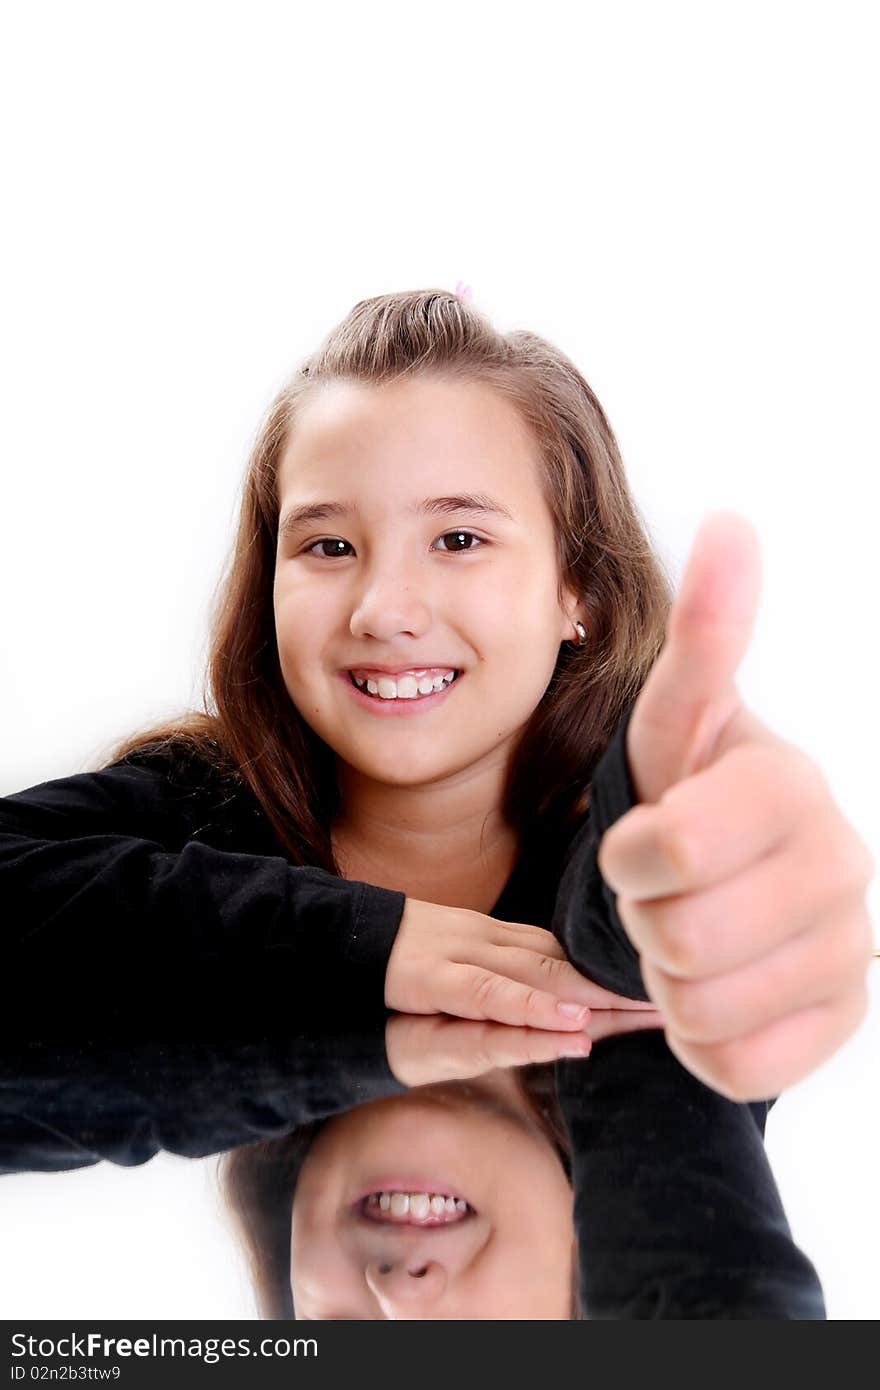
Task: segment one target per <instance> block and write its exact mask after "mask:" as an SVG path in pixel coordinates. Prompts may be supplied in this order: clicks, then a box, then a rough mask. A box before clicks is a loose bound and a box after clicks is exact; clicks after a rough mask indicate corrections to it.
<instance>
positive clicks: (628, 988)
mask: <svg viewBox="0 0 880 1390" xmlns="http://www.w3.org/2000/svg"><path fill="white" fill-rule="evenodd" d="M634 708H635V706H634V705H630V706H629V707H628V708H627V710H626V712H625V713H624V715H623V717H622V718H621V720H620V722H619V724H618V725H617V728H616V729H615V731H614V733H613V735H612V737H611V739H610V741H609V743H608V746H607V748H606V749H605V752H604V753H603V754H602V757H601V758H600V759H599V762H598V763H597V764H596V767H595V769H594V772H593V777H592V781H591V787H590V809H589V811H588V813H587V815H586V816H585V818H584V821H583V824H582V825H581V826H580V827H579V828H578V830H577V832H576V833H575V835H574V838H573V839H572V842H571V845H570V846H569V849H568V852H567V855H566V858H565V861H564V864H563V869H562V877H561V878H560V882H559V888H558V890H557V894H556V903H555V907H554V910H553V921H552V924H551V925H552V931H553V933H554V935H555V936H556V938H557V939H558V941H559V942H560V944H561V945H562V946H563V947H564V949H565V953H566V955H567V956H568V959H569V960H570V961H571V962H572V964H573V965H575V966H576V967H577V969H578V970H580V971H582V972H583V974H585V975H588V976H589V978H590V979H591V980H594V981H595V982H596V984H598V985H602V986H603V988H604V989H610V990H613V991H614V993H615V994H623V995H626V997H627V998H628V999H644V1000H646V999H647V998H648V992H647V990H646V989H645V985H644V982H643V980H642V972H641V970H640V968H639V957H638V952H637V951H636V949H635V947H634V946H633V945H632V943H631V941H630V939H629V937H628V936H627V934H626V929H625V927H624V925H623V923H622V922H621V920H620V917H619V916H618V913H617V896H616V894H615V893H614V892H613V890H612V889H611V888H610V887H609V885H608V884H607V883H606V882H605V880H604V879H603V877H602V875H601V874H600V872H599V866H598V863H597V859H596V856H597V854H598V852H599V845H600V843H601V840H602V836H603V835H604V834H605V832H606V830H608V829H610V827H611V826H612V825H613V824H614V822H615V821H616V820H619V819H620V817H621V816H623V815H625V813H626V812H627V811H629V810H630V809H631V808H632V807H633V806H635V805H636V795H635V792H634V790H633V786H632V780H631V778H630V773H629V766H628V764H627V760H626V731H627V727H628V725H629V721H630V718H631V717H632V712H633V709H634Z"/></svg>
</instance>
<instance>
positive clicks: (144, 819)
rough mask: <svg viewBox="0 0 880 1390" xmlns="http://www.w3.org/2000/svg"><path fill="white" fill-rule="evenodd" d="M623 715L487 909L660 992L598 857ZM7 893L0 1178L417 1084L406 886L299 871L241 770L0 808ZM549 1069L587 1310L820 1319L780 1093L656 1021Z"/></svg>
mask: <svg viewBox="0 0 880 1390" xmlns="http://www.w3.org/2000/svg"><path fill="white" fill-rule="evenodd" d="M630 714H631V709H630V710H628V711H627V713H626V714H625V715H624V717H623V719H622V720H621V722H620V724H619V725H618V728H617V730H616V731H615V734H614V736H613V738H612V739H611V741H610V743H609V745H608V748H607V749H606V751H605V753H604V755H603V757H602V758H601V759H600V761H599V764H598V765H597V768H596V770H595V772H594V775H593V779H592V791H591V801H592V804H591V808H590V811H589V812H588V813H587V815H586V816H585V818H584V820H583V823H582V824H581V826H580V827H579V829H578V830H577V832H576V834H575V835H574V837H573V838H572V840H571V842H570V843H569V845H567V846H565V845H563V846H559V845H554V844H552V843H551V842H550V841H549V840H541V839H540V837H537V836H536V837H533V838H532V840H531V841H530V842H529V843H527V844H526V845H525V846H524V847H523V852H522V854H521V856H520V859H519V860H518V862H517V864H516V867H515V869H514V871H513V874H512V875H511V878H510V880H509V881H508V883H507V885H506V886H505V889H504V891H503V893H502V895H501V897H500V898H499V900H498V902H497V903H496V905H495V907H494V908H493V910H492V915H493V916H495V917H497V918H499V919H502V920H508V921H518V922H532V923H534V924H536V925H539V926H544V927H549V928H551V929H552V930H553V931H554V933H555V934H556V936H557V937H558V939H559V940H560V941H561V942H562V944H563V946H564V947H565V950H566V952H567V954H568V956H569V958H570V959H571V960H572V961H573V962H574V964H575V965H576V966H577V967H578V968H579V969H581V970H582V971H583V972H584V973H585V974H587V975H588V976H589V977H590V978H591V979H593V980H595V981H597V982H598V983H599V984H602V985H604V986H605V987H607V988H609V989H612V990H614V991H615V992H617V993H620V994H626V995H629V996H630V997H634V998H639V999H646V998H647V994H646V992H645V990H644V986H643V983H642V979H641V974H640V971H639V965H638V956H637V954H636V952H635V951H634V949H633V948H632V946H631V944H630V942H629V939H628V937H627V935H626V933H625V931H624V929H623V926H622V923H621V922H620V919H619V917H618V915H617V911H616V906H615V897H614V894H613V892H612V891H611V889H610V888H609V887H608V885H607V884H606V883H605V882H604V880H603V879H602V878H601V875H600V874H599V871H598V866H597V863H596V854H597V850H598V845H599V842H600V840H601V838H602V835H603V834H604V833H605V830H607V829H608V827H609V826H610V825H611V824H613V823H614V821H615V820H617V819H618V818H619V817H620V816H621V815H623V814H624V813H625V812H626V811H627V810H628V809H629V808H630V807H631V806H632V805H633V804H634V800H635V798H634V794H633V788H632V784H631V780H630V777H629V771H628V768H627V763H626V752H625V736H626V727H627V724H628V721H629V716H630ZM0 901H3V903H4V909H5V911H4V925H3V929H2V930H3V945H4V956H5V970H6V980H7V991H6V1001H7V1002H6V1011H5V1018H4V1020H3V1025H2V1026H3V1032H4V1035H5V1039H6V1041H5V1043H4V1048H3V1059H4V1060H3V1067H2V1074H0V1173H13V1172H21V1171H27V1170H57V1169H72V1168H77V1167H82V1166H84V1165H88V1164H92V1163H96V1162H98V1161H100V1160H102V1159H106V1160H109V1161H111V1162H114V1163H119V1164H126V1165H133V1164H139V1163H144V1162H146V1161H147V1160H148V1159H150V1158H152V1157H153V1156H154V1155H155V1154H156V1153H157V1152H159V1151H160V1150H167V1151H168V1152H171V1153H176V1154H180V1155H186V1156H191V1157H200V1156H204V1155H206V1154H210V1153H216V1152H220V1151H222V1150H225V1149H229V1148H232V1147H236V1146H238V1145H240V1144H243V1143H249V1142H252V1141H254V1140H257V1139H263V1138H268V1137H275V1136H279V1135H282V1134H284V1133H286V1132H287V1131H288V1130H290V1129H291V1128H292V1127H293V1126H295V1125H297V1124H301V1123H304V1122H306V1121H308V1120H313V1119H319V1118H323V1117H326V1116H328V1115H331V1114H337V1113H340V1112H342V1111H344V1110H347V1109H349V1108H350V1107H352V1106H354V1105H360V1104H364V1103H366V1102H367V1101H370V1100H374V1099H379V1098H381V1097H383V1096H387V1095H393V1094H397V1093H400V1092H404V1091H405V1090H406V1089H407V1088H406V1087H405V1086H403V1085H402V1084H401V1083H400V1082H398V1081H397V1079H396V1078H395V1077H394V1075H393V1073H392V1072H391V1071H390V1070H389V1068H388V1065H387V1060H386V1057H385V1046H384V1029H385V1017H386V1011H385V1008H384V977H385V969H386V965H387V960H388V956H389V955H390V952H391V947H392V945H393V942H394V937H395V934H396V931H397V928H398V926H399V923H400V918H401V915H402V912H403V906H404V902H405V897H404V894H403V893H398V892H394V891H391V890H389V889H385V888H379V887H376V886H374V885H371V884H366V883H359V882H353V881H350V880H346V879H342V878H337V877H335V876H334V875H332V874H329V873H326V872H324V871H323V870H320V869H316V868H302V867H295V866H292V865H291V864H290V863H289V862H288V861H287V859H286V858H285V854H284V851H283V849H282V847H281V846H280V845H279V844H278V841H277V840H276V838H275V836H274V833H273V832H272V830H271V827H270V826H269V824H268V822H267V821H266V820H265V817H264V816H263V814H262V812H261V810H260V808H259V806H258V805H257V803H256V801H255V800H254V799H253V797H252V796H251V794H250V792H249V791H248V790H247V789H246V788H245V787H244V786H243V785H242V787H241V788H240V789H239V790H236V791H233V792H231V793H230V790H229V788H228V786H227V787H225V788H224V789H223V790H222V791H218V788H217V786H216V785H215V783H214V782H213V781H212V778H211V777H210V776H205V777H201V778H200V776H199V770H198V767H197V766H195V767H194V766H193V765H192V764H191V763H190V764H187V765H184V764H181V762H180V761H179V759H178V760H177V761H176V762H175V763H174V764H172V763H171V761H170V759H169V757H168V755H157V754H152V755H135V756H134V757H133V758H132V759H130V760H128V761H127V762H125V763H119V764H116V765H114V766H113V767H111V768H107V769H104V770H102V771H100V772H93V773H81V774H78V775H75V776H72V777H68V778H63V779H59V780H56V781H52V782H46V783H43V784H41V785H39V786H36V787H32V788H29V789H28V790H26V791H22V792H18V793H16V794H14V795H12V796H8V797H6V798H3V799H0ZM557 1083H558V1089H559V1099H560V1104H561V1108H562V1112H563V1116H564V1119H565V1123H566V1126H567V1129H568V1131H569V1135H570V1137H571V1139H572V1144H573V1151H574V1156H573V1172H572V1176H573V1185H574V1205H575V1219H576V1223H577V1229H578V1235H579V1241H580V1246H581V1270H582V1291H583V1296H584V1302H585V1308H586V1315H587V1316H589V1317H593V1318H620V1317H623V1318H633V1317H638V1318H656V1317H662V1318H670V1317H706V1318H711V1317H764V1318H823V1317H824V1316H825V1313H824V1306H823V1301H822V1293H821V1288H820V1285H819V1281H818V1279H817V1277H816V1273H815V1271H814V1269H813V1267H812V1265H811V1264H810V1262H809V1261H808V1260H807V1259H806V1257H805V1256H804V1255H803V1254H802V1252H801V1251H799V1250H798V1249H797V1247H796V1246H795V1245H794V1243H793V1241H792V1238H791V1234H790V1231H789V1228H788V1224H787V1222H786V1219H785V1215H784V1212H783V1209H782V1205H781V1202H780V1199H779V1194H778V1192H777V1189H776V1185H775V1183H774V1180H773V1177H772V1174H771V1171H770V1168H769V1165H768V1162H767V1158H766V1155H765V1152H764V1146H763V1138H762V1136H763V1130H764V1123H765V1119H766V1114H767V1111H768V1109H769V1103H763V1102H762V1103H758V1104H753V1105H736V1104H734V1103H732V1102H729V1101H727V1100H725V1099H724V1098H723V1097H721V1096H719V1095H717V1094H716V1093H715V1092H714V1091H712V1090H710V1089H709V1088H708V1087H706V1086H704V1085H703V1084H702V1083H701V1082H699V1081H697V1080H696V1079H695V1078H694V1077H692V1076H691V1075H690V1073H688V1072H687V1071H686V1070H685V1069H684V1068H683V1067H682V1066H681V1065H680V1063H679V1062H678V1061H677V1060H676V1059H675V1058H674V1057H673V1055H672V1053H671V1052H670V1051H669V1049H668V1047H667V1046H666V1043H665V1040H664V1038H663V1035H662V1033H660V1032H659V1031H658V1032H642V1033H636V1034H632V1035H628V1036H625V1037H618V1038H609V1039H606V1040H605V1041H603V1042H601V1043H597V1044H596V1045H595V1046H594V1049H593V1052H592V1054H591V1056H590V1058H589V1059H588V1060H587V1061H586V1062H575V1061H572V1062H562V1063H560V1064H559V1065H558V1067H557Z"/></svg>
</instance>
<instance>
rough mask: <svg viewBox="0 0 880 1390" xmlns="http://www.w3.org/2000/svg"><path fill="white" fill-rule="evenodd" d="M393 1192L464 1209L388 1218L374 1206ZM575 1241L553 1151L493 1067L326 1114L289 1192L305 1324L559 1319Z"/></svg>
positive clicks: (519, 1096) (507, 1077)
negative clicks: (425, 1218)
mask: <svg viewBox="0 0 880 1390" xmlns="http://www.w3.org/2000/svg"><path fill="white" fill-rule="evenodd" d="M389 1188H390V1189H391V1190H397V1191H400V1192H402V1191H406V1190H411V1191H413V1192H416V1191H426V1190H427V1192H428V1193H431V1192H434V1193H435V1194H443V1195H446V1196H455V1197H458V1199H459V1201H465V1202H467V1204H468V1210H467V1213H466V1214H465V1216H464V1217H463V1218H461V1217H460V1215H455V1216H453V1215H452V1214H451V1213H449V1216H448V1223H447V1220H446V1218H440V1217H439V1216H438V1217H437V1218H434V1219H437V1220H442V1221H443V1222H444V1224H438V1225H434V1226H426V1225H424V1224H422V1223H420V1222H419V1221H418V1220H415V1221H410V1220H407V1221H406V1222H404V1221H400V1220H396V1219H395V1217H394V1212H393V1210H392V1211H382V1210H381V1208H379V1210H378V1211H377V1210H376V1208H377V1204H376V1203H375V1202H373V1203H371V1202H370V1201H369V1194H371V1193H375V1192H382V1191H387V1190H389ZM394 1205H395V1206H396V1205H398V1203H396V1202H395V1204H394ZM365 1206H366V1207H367V1208H368V1210H367V1211H365ZM369 1212H372V1213H373V1214H374V1216H376V1215H378V1216H379V1217H380V1218H382V1219H379V1220H376V1219H371V1216H370V1214H369ZM575 1250H576V1246H575V1238H574V1229H573V1221H572V1194H571V1188H570V1186H569V1184H568V1180H567V1178H566V1175H565V1171H564V1169H563V1167H562V1164H561V1162H560V1159H559V1156H558V1154H557V1152H556V1149H555V1147H554V1146H553V1144H552V1142H551V1140H550V1139H549V1137H548V1136H547V1135H546V1133H545V1132H544V1130H543V1129H542V1128H541V1126H540V1124H539V1123H538V1121H537V1119H536V1118H535V1116H534V1115H533V1113H532V1111H531V1109H530V1108H529V1105H528V1102H527V1101H526V1098H525V1096H524V1095H523V1093H522V1091H521V1089H520V1086H519V1083H518V1082H517V1080H516V1078H515V1075H514V1073H512V1072H490V1073H488V1074H487V1075H486V1076H483V1077H480V1078H479V1079H478V1080H475V1081H472V1082H467V1083H461V1082H458V1083H443V1084H439V1085H435V1086H424V1087H421V1088H419V1089H418V1090H415V1091H411V1092H409V1093H408V1094H407V1095H404V1096H396V1097H393V1098H392V1099H389V1100H383V1101H377V1102H374V1103H371V1104H370V1105H364V1106H359V1107H358V1108H357V1109H355V1110H351V1111H349V1112H348V1113H347V1114H345V1115H342V1116H338V1117H335V1118H333V1119H331V1120H328V1121H327V1122H326V1123H325V1125H324V1126H323V1128H322V1129H321V1130H320V1131H319V1133H318V1136H317V1138H316V1139H315V1141H314V1143H313V1144H312V1146H311V1148H310V1149H309V1152H308V1155H307V1156H306V1159H305V1162H304V1163H303V1166H302V1168H301V1169H300V1174H299V1180H298V1182H297V1185H296V1191H295V1194H294V1203H293V1219H292V1227H291V1289H292V1292H293V1302H294V1307H295V1309H296V1316H297V1319H304V1320H309V1319H311V1320H317V1319H321V1320H328V1319H334V1318H355V1319H376V1318H388V1319H402V1318H412V1319H458V1320H462V1319H487V1318H488V1319H498V1318H503V1319H542V1320H544V1319H567V1318H569V1316H570V1308H571V1281H572V1274H573V1268H574V1266H573V1261H574V1259H575Z"/></svg>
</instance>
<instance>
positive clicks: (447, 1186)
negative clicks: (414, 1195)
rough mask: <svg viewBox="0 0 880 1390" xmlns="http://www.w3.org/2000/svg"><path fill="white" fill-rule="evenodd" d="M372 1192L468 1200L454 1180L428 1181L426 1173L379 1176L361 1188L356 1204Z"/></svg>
mask: <svg viewBox="0 0 880 1390" xmlns="http://www.w3.org/2000/svg"><path fill="white" fill-rule="evenodd" d="M435 1176H436V1175H435ZM372 1192H427V1194H428V1196H429V1197H461V1198H462V1200H463V1201H465V1202H467V1200H468V1199H467V1197H466V1196H465V1194H464V1193H463V1192H460V1191H459V1189H458V1187H457V1186H456V1184H455V1183H454V1182H447V1181H446V1180H445V1179H441V1180H440V1181H439V1182H426V1181H425V1176H424V1174H422V1175H421V1177H415V1178H414V1177H413V1176H412V1174H411V1173H409V1174H407V1173H404V1174H400V1173H393V1174H392V1175H391V1177H387V1176H386V1177H382V1178H377V1179H376V1180H375V1181H374V1182H371V1183H370V1184H369V1186H366V1185H365V1186H364V1187H362V1188H361V1189H360V1190H359V1192H358V1193H357V1195H356V1197H355V1199H354V1203H355V1206H357V1205H358V1204H359V1203H360V1202H363V1201H364V1199H365V1198H366V1197H369V1196H370V1194H371V1193H372ZM468 1206H470V1203H469V1202H468Z"/></svg>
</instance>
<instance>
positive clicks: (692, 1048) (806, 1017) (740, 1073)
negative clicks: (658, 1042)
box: [666, 983, 868, 1102]
mask: <svg viewBox="0 0 880 1390" xmlns="http://www.w3.org/2000/svg"><path fill="white" fill-rule="evenodd" d="M867 1009H868V991H867V989H866V987H865V985H864V983H862V984H861V985H859V986H858V988H857V989H855V990H853V991H852V992H851V993H850V994H848V995H846V996H845V997H844V998H842V999H839V1000H836V1001H835V1002H834V1003H833V1004H818V1005H814V1006H813V1007H811V1008H808V1009H802V1010H800V1011H799V1012H798V1013H795V1014H789V1015H788V1017H787V1018H784V1019H779V1020H777V1021H776V1022H775V1023H771V1024H770V1025H769V1026H768V1027H766V1028H761V1029H759V1030H758V1031H757V1032H756V1033H750V1034H748V1035H747V1036H746V1037H744V1038H737V1039H736V1040H735V1041H734V1042H727V1043H695V1042H687V1041H685V1040H684V1039H681V1038H678V1037H676V1035H675V1034H674V1033H673V1032H672V1031H671V1030H669V1029H667V1032H666V1041H667V1044H668V1046H669V1049H670V1051H671V1052H673V1053H674V1054H675V1056H676V1057H677V1058H678V1060H679V1061H680V1062H681V1063H682V1065H683V1066H685V1067H687V1069H688V1071H690V1072H691V1073H692V1074H693V1075H694V1076H696V1077H697V1078H698V1080H700V1081H702V1082H703V1083H704V1084H705V1085H706V1086H711V1087H712V1089H713V1090H715V1091H718V1092H720V1094H721V1095H723V1096H726V1097H727V1099H728V1100H733V1101H739V1102H743V1101H755V1100H770V1099H771V1098H772V1097H774V1096H778V1095H779V1093H780V1092H781V1091H783V1090H785V1088H786V1087H787V1086H792V1085H794V1084H795V1082H797V1081H800V1080H802V1079H803V1077H805V1076H807V1075H809V1073H810V1072H812V1071H814V1070H815V1068H816V1067H818V1066H820V1065H821V1064H822V1062H825V1061H827V1060H828V1058H829V1057H831V1056H832V1054H833V1053H835V1052H836V1051H837V1049H838V1048H839V1047H840V1046H841V1044H842V1043H844V1042H845V1041H846V1039H847V1038H849V1037H851V1036H852V1034H853V1033H854V1032H855V1031H856V1029H857V1028H858V1027H859V1025H860V1023H861V1022H862V1020H863V1019H864V1017H865V1014H866V1013H867Z"/></svg>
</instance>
